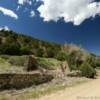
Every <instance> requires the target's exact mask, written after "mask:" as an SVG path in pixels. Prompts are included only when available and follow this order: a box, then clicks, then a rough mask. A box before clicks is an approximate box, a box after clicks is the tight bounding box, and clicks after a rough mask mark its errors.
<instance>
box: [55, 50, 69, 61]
mask: <svg viewBox="0 0 100 100" xmlns="http://www.w3.org/2000/svg"><path fill="white" fill-rule="evenodd" d="M56 59H57V60H60V61H65V60H67V59H68V55H67V54H66V53H64V52H60V53H58V54H57V56H56Z"/></svg>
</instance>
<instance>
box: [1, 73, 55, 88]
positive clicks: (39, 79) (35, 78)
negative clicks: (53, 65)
mask: <svg viewBox="0 0 100 100" xmlns="http://www.w3.org/2000/svg"><path fill="white" fill-rule="evenodd" d="M52 79H53V76H52V75H47V74H46V75H45V74H41V73H34V74H33V73H23V74H22V73H21V74H19V73H18V74H14V73H6V74H0V90H4V89H13V88H15V89H21V88H25V87H30V86H32V85H39V84H42V83H45V82H48V81H51V80H52Z"/></svg>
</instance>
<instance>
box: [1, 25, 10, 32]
mask: <svg viewBox="0 0 100 100" xmlns="http://www.w3.org/2000/svg"><path fill="white" fill-rule="evenodd" d="M3 29H4V30H6V31H9V30H10V29H9V27H8V26H4V27H0V31H1V30H3Z"/></svg>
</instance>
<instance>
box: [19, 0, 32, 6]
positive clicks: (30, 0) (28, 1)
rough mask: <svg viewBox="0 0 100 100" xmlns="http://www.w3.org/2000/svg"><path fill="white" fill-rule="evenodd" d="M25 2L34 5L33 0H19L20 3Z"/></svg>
mask: <svg viewBox="0 0 100 100" xmlns="http://www.w3.org/2000/svg"><path fill="white" fill-rule="evenodd" d="M25 3H28V4H29V5H32V0H18V4H20V5H24V4H25Z"/></svg>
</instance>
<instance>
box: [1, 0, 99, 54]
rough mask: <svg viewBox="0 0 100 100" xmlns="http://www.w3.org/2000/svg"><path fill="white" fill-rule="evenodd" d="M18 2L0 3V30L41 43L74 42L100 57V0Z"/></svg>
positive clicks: (34, 0) (2, 1) (29, 0)
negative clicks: (16, 33) (34, 39)
mask: <svg viewBox="0 0 100 100" xmlns="http://www.w3.org/2000/svg"><path fill="white" fill-rule="evenodd" d="M19 1H20V0H0V27H4V26H7V27H8V28H9V29H11V30H13V31H15V32H19V33H24V34H28V35H31V36H33V37H35V38H38V39H41V40H46V41H52V42H56V43H61V44H63V43H74V44H77V45H81V46H82V47H83V48H85V49H87V50H89V51H91V52H94V53H96V54H99V55H100V16H99V15H100V3H99V0H80V1H79V0H69V2H67V1H68V0H67V1H66V0H54V1H53V2H52V0H43V1H42V0H40V1H39V0H24V2H21V1H23V0H21V1H20V2H19ZM25 1H26V2H25ZM57 1H58V2H57ZM74 1H75V2H77V3H76V4H78V5H75V3H74ZM87 1H88V2H87ZM59 2H62V4H61V3H59ZM55 3H56V4H55ZM66 4H67V5H66ZM71 4H72V5H73V6H71ZM91 5H92V6H91ZM49 6H50V7H51V8H50V7H49ZM64 6H65V8H64ZM82 6H84V9H83V8H82ZM87 6H89V7H90V8H88V7H87ZM66 7H68V8H69V9H67V8H66ZM2 8H4V9H6V12H5V10H4V9H2ZM59 8H60V9H59ZM66 9H67V10H66ZM79 9H80V10H79ZM7 11H8V12H7ZM4 12H5V13H6V14H5V13H4ZM70 12H71V13H70ZM9 13H11V14H9ZM83 15H84V16H83ZM76 16H77V18H76Z"/></svg>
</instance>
